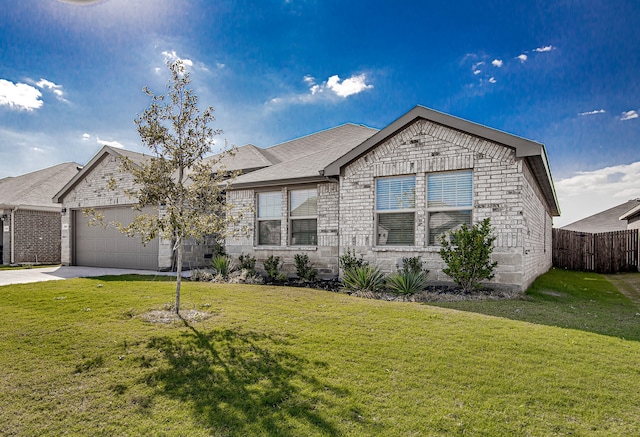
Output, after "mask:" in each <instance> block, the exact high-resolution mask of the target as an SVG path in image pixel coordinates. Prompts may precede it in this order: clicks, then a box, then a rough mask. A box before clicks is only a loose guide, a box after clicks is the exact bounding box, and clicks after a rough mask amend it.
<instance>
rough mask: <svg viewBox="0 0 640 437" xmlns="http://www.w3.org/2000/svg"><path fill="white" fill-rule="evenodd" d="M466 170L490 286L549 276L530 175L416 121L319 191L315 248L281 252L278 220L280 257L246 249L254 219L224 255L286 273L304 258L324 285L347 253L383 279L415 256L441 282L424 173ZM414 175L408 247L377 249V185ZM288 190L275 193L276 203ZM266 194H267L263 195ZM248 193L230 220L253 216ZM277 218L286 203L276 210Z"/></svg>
mask: <svg viewBox="0 0 640 437" xmlns="http://www.w3.org/2000/svg"><path fill="white" fill-rule="evenodd" d="M456 170H472V174H473V210H472V220H473V222H474V223H478V222H480V221H482V220H483V219H484V218H489V219H490V220H491V225H492V227H493V229H494V235H495V236H496V241H495V249H494V252H493V259H494V260H496V261H498V263H499V264H498V268H497V270H496V276H495V278H494V280H493V283H495V284H499V285H501V286H505V287H508V288H515V289H519V290H524V289H526V288H527V287H528V286H529V285H530V283H531V282H532V281H533V280H534V279H535V278H536V277H537V276H538V275H540V274H542V273H544V272H546V271H547V270H548V269H549V268H550V267H551V226H552V220H551V211H550V210H549V208H548V207H547V206H545V205H546V203H545V201H544V196H543V194H542V191H541V189H540V188H539V187H538V185H537V184H536V182H535V179H534V177H533V174H532V171H531V169H530V168H529V167H528V165H527V163H526V161H525V160H523V159H517V158H516V154H515V150H514V149H513V148H511V147H506V146H504V145H501V144H498V143H494V142H491V141H489V140H485V139H483V138H479V137H477V136H473V135H470V134H467V133H464V132H461V131H458V130H455V129H452V128H449V127H445V126H442V125H440V124H437V123H434V122H431V121H428V120H424V119H420V120H418V121H416V122H415V123H413V124H411V125H409V126H407V127H405V128H404V129H402V130H400V131H399V132H397V133H396V134H395V135H393V136H392V137H390V138H388V139H386V140H385V141H383V142H382V143H380V144H379V145H377V147H375V148H373V149H372V150H370V151H369V152H368V153H366V154H364V155H362V156H361V157H359V158H357V159H355V160H354V161H352V162H351V163H349V164H348V165H346V166H345V167H344V168H343V169H342V172H341V175H340V178H339V183H333V182H327V183H319V184H317V187H318V245H317V247H310V248H302V247H296V246H287V238H288V222H287V220H286V219H283V220H282V224H281V226H282V229H281V231H282V232H281V235H282V241H281V246H279V247H269V248H264V247H259V246H257V245H256V244H255V241H256V236H255V233H254V231H253V229H254V227H255V215H254V214H253V213H251V214H246V215H245V217H244V221H243V223H241V224H240V225H238V227H237V228H236V229H235V230H236V231H238V230H239V229H240V228H241V227H242V226H244V227H247V228H249V229H251V232H250V234H248V235H247V236H245V237H243V238H240V239H233V238H229V239H227V241H226V247H227V252H228V253H229V254H231V255H233V256H237V255H239V254H240V253H245V254H247V253H248V254H253V255H254V256H256V258H257V259H258V261H259V263H258V265H259V266H261V264H260V261H262V260H264V259H265V258H267V257H268V256H269V255H277V256H280V257H281V259H282V260H284V262H285V266H284V267H285V271H286V272H288V273H293V272H294V271H295V269H294V267H293V255H294V254H296V253H302V252H304V253H307V254H308V255H309V257H310V259H311V260H312V262H313V265H314V267H316V268H319V269H321V271H322V273H324V275H325V276H331V275H334V276H335V275H336V274H337V273H338V257H339V256H340V255H342V254H344V253H345V251H346V250H347V249H350V250H355V252H356V253H357V254H358V255H362V256H363V257H364V258H365V259H366V260H367V261H369V262H371V263H372V264H374V265H377V266H379V267H380V268H381V269H382V270H383V271H384V272H391V271H394V270H395V269H396V267H397V266H398V265H399V263H400V261H401V258H403V257H409V256H421V257H422V259H423V261H424V262H425V266H426V267H427V268H428V269H429V270H430V275H429V278H430V279H431V280H432V281H450V280H451V279H450V278H449V277H447V276H446V275H445V274H444V273H443V272H442V268H443V267H444V264H443V261H442V259H441V258H440V255H439V247H438V246H429V245H428V243H427V242H428V239H427V238H428V236H427V232H428V227H427V218H428V217H427V209H426V207H427V205H426V203H427V202H426V189H427V186H426V185H427V176H428V175H429V174H432V173H439V172H449V171H456ZM401 175H415V177H416V183H415V191H416V205H415V245H413V246H402V247H399V246H398V247H389V246H377V245H376V229H375V227H376V224H375V184H376V178H378V177H385V176H401ZM290 188H292V187H286V186H285V187H279V188H278V189H280V190H282V193H283V197H282V198H283V199H287V195H286V193H287V190H288V189H290ZM270 191H273V190H270ZM255 196H256V194H255V190H253V189H244V190H234V191H231V192H229V193H228V199H229V201H231V202H232V203H233V204H234V205H235V207H236V211H240V210H242V209H246V208H251V207H254V206H255V199H256V197H255ZM282 209H283V215H282V217H283V218H285V217H287V216H286V212H287V211H286V209H287V206H286V202H283V207H282Z"/></svg>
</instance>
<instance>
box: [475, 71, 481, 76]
mask: <svg viewBox="0 0 640 437" xmlns="http://www.w3.org/2000/svg"><path fill="white" fill-rule="evenodd" d="M480 73H482V70H473V74H474V75H475V76H477V75H479V74H480Z"/></svg>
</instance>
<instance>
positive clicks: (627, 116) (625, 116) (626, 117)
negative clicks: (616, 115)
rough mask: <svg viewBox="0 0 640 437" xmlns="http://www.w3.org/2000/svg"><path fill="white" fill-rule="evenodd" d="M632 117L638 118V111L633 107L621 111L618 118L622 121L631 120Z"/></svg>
mask: <svg viewBox="0 0 640 437" xmlns="http://www.w3.org/2000/svg"><path fill="white" fill-rule="evenodd" d="M634 118H638V113H637V112H636V111H634V110H633V109H632V110H631V111H626V112H623V113H622V115H621V116H620V120H622V121H627V120H633V119H634Z"/></svg>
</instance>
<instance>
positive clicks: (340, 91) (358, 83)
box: [267, 73, 373, 105]
mask: <svg viewBox="0 0 640 437" xmlns="http://www.w3.org/2000/svg"><path fill="white" fill-rule="evenodd" d="M302 80H303V81H304V82H305V83H306V84H307V86H308V87H309V91H308V92H307V93H303V94H294V95H291V96H288V97H274V98H273V99H271V100H269V101H268V102H267V104H273V105H277V104H283V103H290V104H306V103H313V102H315V101H319V100H322V99H325V100H326V99H331V98H334V99H335V97H342V98H345V99H346V98H347V97H349V96H353V95H355V94H359V93H361V92H363V91H366V90H368V89H371V88H373V85H371V84H368V83H367V77H366V75H365V74H364V73H363V74H359V75H354V76H351V77H350V78H348V79H344V80H341V79H340V76H338V75H337V74H336V75H333V76H331V77H329V79H327V81H326V82H323V83H320V84H319V83H316V79H315V78H314V77H313V76H311V75H306V76H304V78H303V79H302Z"/></svg>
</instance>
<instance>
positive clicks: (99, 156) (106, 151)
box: [53, 146, 150, 203]
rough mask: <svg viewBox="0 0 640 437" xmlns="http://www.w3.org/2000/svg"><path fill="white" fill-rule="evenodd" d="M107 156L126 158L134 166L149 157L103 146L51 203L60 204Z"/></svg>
mask: <svg viewBox="0 0 640 437" xmlns="http://www.w3.org/2000/svg"><path fill="white" fill-rule="evenodd" d="M107 155H112V156H116V157H118V158H119V157H121V156H126V157H127V158H129V159H131V161H133V162H134V163H135V164H139V163H141V162H143V161H144V160H145V159H148V158H149V157H150V156H149V155H145V154H143V153H138V152H132V151H131V150H125V149H116V148H114V147H110V146H103V147H102V149H100V150H99V151H98V153H96V154H95V155H94V156H93V158H91V159H90V160H89V162H88V163H87V164H86V165H85V166H84V167H83V168H82V170H80V171H79V172H78V173H77V174H76V175H75V176H74V177H73V178H72V179H71V180H69V181H68V182H67V183H66V184H65V185H64V186H63V187H62V188H61V189H60V190H59V191H58V192H57V193H56V194H55V195H54V196H53V202H55V203H62V199H63V198H64V196H66V195H67V193H69V191H71V190H72V189H73V187H75V186H76V184H77V183H78V182H79V181H80V180H82V178H84V176H85V175H86V174H87V173H89V172H91V170H93V169H94V168H95V167H96V165H98V164H99V163H100V162H101V161H102V160H103V159H104V158H105V156H107Z"/></svg>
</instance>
